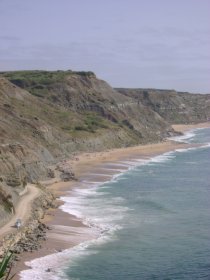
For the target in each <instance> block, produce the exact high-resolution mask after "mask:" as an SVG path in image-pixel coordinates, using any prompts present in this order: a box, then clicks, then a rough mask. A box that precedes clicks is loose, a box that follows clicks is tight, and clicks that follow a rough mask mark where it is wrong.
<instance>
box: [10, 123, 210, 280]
mask: <svg viewBox="0 0 210 280" xmlns="http://www.w3.org/2000/svg"><path fill="white" fill-rule="evenodd" d="M204 127H210V123H202V124H197V125H173V128H174V129H175V130H176V131H180V132H186V131H188V130H192V129H195V128H204ZM192 146H193V145H190V144H185V143H178V142H175V141H171V140H167V141H164V142H161V143H156V144H149V145H141V146H136V147H128V148H122V149H113V150H108V151H104V152H97V153H82V154H79V155H76V156H75V157H74V158H73V159H72V160H69V161H68V160H67V161H65V164H66V165H69V166H72V168H73V171H74V172H75V175H76V178H78V181H70V182H57V183H53V184H51V185H47V186H46V187H47V188H49V190H51V191H53V192H54V193H55V194H56V196H57V197H58V198H59V197H60V196H65V195H66V194H67V193H68V196H70V195H71V190H72V189H74V188H84V184H82V182H84V180H87V179H88V180H92V181H94V180H97V181H100V182H105V181H107V180H109V179H111V177H112V176H113V175H115V174H117V173H119V170H118V169H117V168H116V169H115V168H114V167H113V168H111V170H110V169H109V170H108V169H106V166H107V165H108V164H109V165H112V164H113V165H114V164H116V163H120V162H126V161H135V160H141V159H142V160H144V159H148V158H151V157H153V156H156V155H160V154H163V153H165V152H169V151H173V150H176V149H178V148H187V147H192ZM194 146H195V145H194ZM121 169H123V170H125V171H126V170H127V169H128V166H126V165H125V166H122V167H121ZM101 170H104V172H103V174H101V173H102V172H101ZM99 175H100V176H99ZM60 203H61V204H62V202H61V201H60ZM42 222H44V223H46V224H47V225H48V226H49V227H50V228H51V229H50V230H49V231H48V232H47V240H46V241H44V242H42V248H40V250H38V251H35V252H32V253H29V252H26V253H23V254H22V255H21V260H20V261H18V262H17V263H16V266H15V267H14V269H13V271H14V272H16V273H17V274H16V276H15V278H14V279H16V280H17V279H20V277H19V276H18V273H19V272H20V271H22V270H25V269H29V267H27V266H26V265H25V261H30V260H32V259H35V258H39V257H42V256H45V255H50V254H53V253H55V252H60V251H63V250H65V249H67V248H71V247H73V246H75V245H77V244H80V243H82V242H84V241H86V240H90V239H94V238H97V236H98V235H97V233H93V231H92V229H91V228H89V227H88V226H86V225H84V224H83V222H82V221H81V220H80V219H78V218H76V217H75V216H73V215H70V214H68V213H65V212H63V211H62V210H61V209H59V208H57V209H51V210H49V211H48V212H47V214H46V215H45V217H44V219H43V220H42Z"/></svg>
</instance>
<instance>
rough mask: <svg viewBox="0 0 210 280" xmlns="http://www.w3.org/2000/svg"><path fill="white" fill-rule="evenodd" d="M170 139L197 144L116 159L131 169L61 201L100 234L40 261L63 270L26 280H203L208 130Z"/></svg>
mask: <svg viewBox="0 0 210 280" xmlns="http://www.w3.org/2000/svg"><path fill="white" fill-rule="evenodd" d="M177 140H180V141H187V142H190V143H203V147H201V148H193V149H187V150H184V149H178V150H177V151H176V152H169V153H165V154H163V155H160V156H157V157H154V158H153V159H151V160H143V161H138V160H135V161H132V162H130V163H129V162H128V161H126V162H123V163H122V164H126V165H129V166H130V169H129V170H128V171H126V172H124V173H123V171H124V170H122V173H121V174H120V175H118V176H114V177H113V178H112V180H111V181H109V182H106V183H104V184H103V185H101V183H100V182H90V181H88V179H87V180H86V181H85V182H84V184H85V185H86V186H87V185H88V188H85V189H75V191H74V194H73V196H71V197H63V200H64V201H65V204H64V205H63V206H62V209H63V210H64V211H66V212H69V213H72V214H75V215H76V216H78V217H80V218H82V219H83V221H84V222H85V223H86V224H88V225H90V226H91V227H92V228H93V230H94V231H98V233H99V235H100V237H99V238H98V239H97V240H94V241H89V242H85V243H84V244H81V245H79V246H77V247H75V248H74V249H71V250H66V251H65V252H62V253H59V254H56V256H54V259H52V257H50V256H49V257H48V259H47V258H45V260H46V262H48V263H49V262H54V264H55V267H56V264H58V260H60V261H61V262H62V265H61V263H60V264H59V265H57V269H56V270H55V272H54V274H53V275H51V276H50V275H49V278H46V276H45V278H42V277H44V276H41V274H40V278H39V277H38V276H37V278H33V279H81V280H94V279H104V280H106V279H107V280H108V279H110V280H111V279H122V280H124V279H126V280H127V279H157V280H162V279H165V280H166V279H168V280H169V279H180V280H181V279H187V280H188V279H189V280H193V279H210V203H209V200H210V172H209V171H210V170H209V166H210V146H209V144H208V143H209V142H210V129H202V130H194V131H193V132H191V133H190V134H188V137H184V138H183V137H182V138H180V137H178V138H177ZM113 164H114V163H110V164H109V165H107V168H108V169H109V170H110V168H111V167H112V165H113ZM105 168H106V166H104V167H103V170H102V169H101V171H100V170H99V171H98V173H101V174H102V175H103V176H104V174H105ZM115 168H116V166H115ZM118 168H120V166H118ZM98 176H99V177H100V175H98ZM107 180H109V178H107ZM35 263H36V262H34V264H35ZM39 267H41V262H40V263H39V265H38V263H37V268H36V271H38V269H39ZM37 275H38V274H37ZM27 277H29V274H27V273H26V274H25V276H24V275H23V279H32V278H27Z"/></svg>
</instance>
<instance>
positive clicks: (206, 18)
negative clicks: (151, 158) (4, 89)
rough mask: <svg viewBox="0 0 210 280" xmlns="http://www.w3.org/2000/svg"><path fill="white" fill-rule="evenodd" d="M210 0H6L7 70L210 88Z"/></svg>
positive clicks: (1, 44) (2, 61) (2, 53)
mask: <svg viewBox="0 0 210 280" xmlns="http://www.w3.org/2000/svg"><path fill="white" fill-rule="evenodd" d="M209 50H210V0H0V70H1V71H3V70H21V69H46V70H48V69H53V70H54V69H55V70H57V69H64V70H65V69H72V70H90V71H94V72H95V73H96V75H97V76H98V77H99V78H101V79H104V80H106V81H108V82H109V83H110V84H111V85H112V86H114V87H144V88H145V87H150V88H165V89H176V90H180V91H191V92H201V93H207V92H208V93H210V51H209Z"/></svg>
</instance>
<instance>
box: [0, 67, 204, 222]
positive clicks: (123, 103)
mask: <svg viewBox="0 0 210 280" xmlns="http://www.w3.org/2000/svg"><path fill="white" fill-rule="evenodd" d="M209 106H210V104H209V95H206V96H204V95H193V94H186V93H183V94H182V93H176V92H173V91H172V92H171V91H164V92H162V91H161V92H155V91H147V90H130V89H118V90H115V89H113V88H111V87H110V86H109V85H108V84H107V83H106V82H105V81H102V80H99V79H97V77H96V76H95V75H94V74H93V73H92V72H72V71H55V72H47V71H19V72H5V73H0V196H1V197H3V200H4V201H6V202H4V203H3V202H0V205H1V206H0V213H1V215H3V216H4V217H8V215H9V213H12V209H13V208H12V207H15V204H16V203H17V201H18V198H19V194H20V193H21V192H22V191H23V189H24V186H25V184H26V183H27V182H36V181H38V180H40V179H46V178H47V177H50V176H51V175H52V174H51V172H50V171H49V166H51V165H53V164H56V163H57V162H59V161H60V160H61V159H64V158H66V157H69V156H71V155H72V154H73V153H75V152H78V151H100V150H105V149H108V148H116V147H125V146H131V145H137V144H144V143H149V142H150V143H151V142H157V141H160V140H162V139H163V138H164V137H167V136H170V135H173V134H174V133H175V132H174V131H173V129H172V128H171V125H170V123H186V122H187V123H189V122H199V121H205V120H207V119H209V117H210V110H209ZM2 213H3V214H2ZM3 216H1V217H3Z"/></svg>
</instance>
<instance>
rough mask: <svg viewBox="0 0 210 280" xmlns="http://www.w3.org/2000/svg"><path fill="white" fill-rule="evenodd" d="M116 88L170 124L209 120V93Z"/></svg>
mask: <svg viewBox="0 0 210 280" xmlns="http://www.w3.org/2000/svg"><path fill="white" fill-rule="evenodd" d="M116 90H117V91H118V92H120V93H122V94H123V95H125V96H127V97H131V98H133V99H135V100H138V101H139V102H141V103H142V104H144V105H145V106H147V107H149V108H151V109H152V110H153V111H155V112H157V113H158V114H159V115H160V116H161V117H163V118H164V119H165V120H166V121H167V122H169V123H171V124H173V123H177V124H178V123H180V124H181V123H196V122H197V123H199V122H205V121H208V120H210V94H190V93H187V92H176V91H173V90H168V91H167V90H155V89H116Z"/></svg>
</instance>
